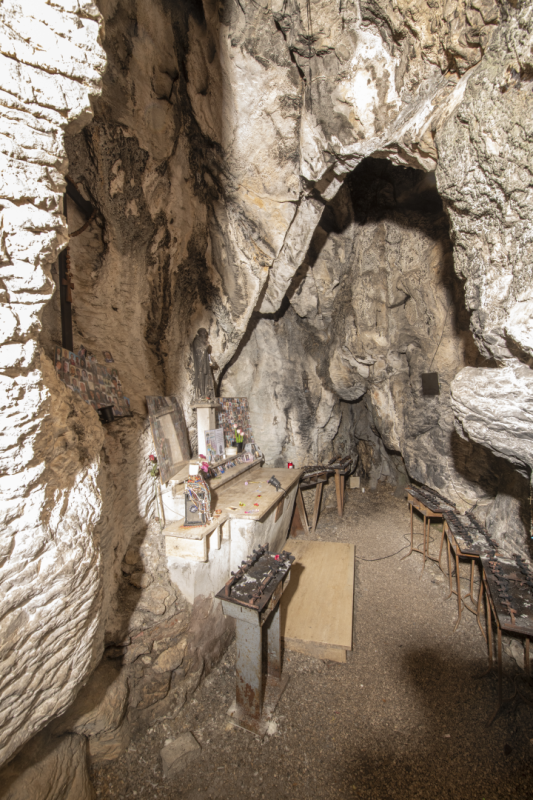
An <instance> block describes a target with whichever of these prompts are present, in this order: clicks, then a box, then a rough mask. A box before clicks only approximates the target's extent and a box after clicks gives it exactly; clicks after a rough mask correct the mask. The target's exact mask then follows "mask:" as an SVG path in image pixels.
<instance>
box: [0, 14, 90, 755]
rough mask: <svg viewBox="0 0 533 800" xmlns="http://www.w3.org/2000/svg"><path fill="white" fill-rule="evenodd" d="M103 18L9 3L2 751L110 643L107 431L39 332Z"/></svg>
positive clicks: (4, 51) (0, 518) (0, 504)
mask: <svg viewBox="0 0 533 800" xmlns="http://www.w3.org/2000/svg"><path fill="white" fill-rule="evenodd" d="M99 25H100V15H99V12H98V10H97V8H96V7H95V6H94V5H93V4H92V3H90V2H83V1H82V0H80V2H69V3H62V4H61V5H53V4H48V3H45V2H35V3H32V4H31V7H28V5H27V4H24V3H17V2H11V1H7V2H4V3H2V5H1V7H0V31H1V33H0V64H1V70H0V74H1V79H0V83H1V90H0V125H1V133H2V135H1V137H0V159H1V161H2V169H1V177H0V187H1V189H0V209H1V210H0V214H1V223H0V224H1V228H2V239H1V242H2V245H1V248H2V249H1V255H0V259H1V261H0V263H1V293H2V304H1V316H0V319H1V325H0V331H1V332H0V348H1V349H0V358H1V391H2V395H1V402H0V416H1V419H0V427H1V430H2V440H1V444H0V453H1V460H2V476H1V478H0V498H1V500H0V528H1V534H0V548H1V555H0V583H1V584H2V596H1V600H0V603H1V614H0V619H1V622H0V626H1V633H0V635H1V640H2V646H1V656H0V659H1V669H0V762H3V761H5V760H6V759H7V758H9V757H10V756H11V755H12V754H13V753H14V752H15V751H16V750H17V749H18V748H19V747H20V745H21V744H22V743H23V742H24V741H25V740H26V739H28V738H29V737H30V736H31V735H32V733H34V732H35V731H37V730H39V728H41V727H42V726H43V725H44V724H45V722H46V720H48V719H50V718H51V717H52V716H54V715H55V714H58V713H61V711H63V710H64V709H65V708H66V707H67V705H68V704H69V702H71V701H72V699H73V698H74V696H75V693H76V691H77V689H78V687H79V684H80V681H82V680H83V679H84V678H85V677H86V676H87V675H88V674H89V673H90V671H91V669H93V668H94V666H95V665H96V663H97V661H98V659H99V657H100V655H101V652H102V641H101V640H99V639H98V637H97V630H98V625H99V620H100V615H101V601H102V584H101V572H100V570H101V551H100V548H99V544H98V537H97V533H96V530H95V527H96V524H97V522H98V520H99V518H100V513H101V495H100V489H99V471H98V470H99V463H100V449H101V446H102V441H103V434H102V430H101V426H100V425H99V423H98V420H96V419H94V415H90V414H87V411H86V409H85V408H82V407H80V405H79V404H76V403H75V402H74V400H73V398H72V395H71V394H70V393H69V392H68V391H67V390H66V389H65V388H64V387H63V386H62V385H60V384H59V381H58V380H57V378H56V376H55V374H54V370H53V368H52V363H51V361H50V360H49V359H48V358H47V357H46V356H45V355H44V353H43V351H42V349H41V347H40V344H39V341H38V331H39V329H40V317H41V313H42V309H43V306H44V305H45V303H46V302H47V301H48V300H49V298H50V295H51V293H52V289H53V283H52V281H51V266H52V264H53V262H54V261H55V260H56V259H57V255H58V251H59V249H60V248H61V247H62V246H63V245H64V244H65V241H66V227H65V220H64V218H63V216H62V202H61V199H62V198H61V195H62V192H63V190H64V178H63V175H64V173H65V171H66V153H65V146H64V136H65V133H66V132H67V131H68V132H72V133H74V132H75V131H76V130H79V129H80V128H81V127H82V126H83V125H84V124H85V123H86V122H87V121H88V120H89V119H90V117H91V99H92V98H94V97H95V96H96V95H97V94H98V92H99V90H100V85H101V73H102V71H103V68H104V54H103V51H102V50H101V48H100V45H99V44H98V37H99ZM29 30H31V32H32V36H31V38H28V31H29Z"/></svg>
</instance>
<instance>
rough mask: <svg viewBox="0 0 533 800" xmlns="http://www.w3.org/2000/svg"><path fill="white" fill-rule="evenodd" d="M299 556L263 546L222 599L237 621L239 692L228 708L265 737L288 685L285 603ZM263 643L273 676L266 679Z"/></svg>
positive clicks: (222, 593) (237, 721)
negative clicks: (284, 653) (281, 603)
mask: <svg viewBox="0 0 533 800" xmlns="http://www.w3.org/2000/svg"><path fill="white" fill-rule="evenodd" d="M293 561H294V556H291V555H290V554H289V553H286V552H285V551H283V552H282V553H279V554H275V553H269V552H268V548H267V547H259V548H258V549H257V550H254V552H253V554H252V555H251V556H249V557H248V558H247V560H246V561H243V562H242V564H241V567H240V568H239V569H238V570H237V572H235V573H232V577H231V578H230V580H229V581H228V582H227V583H226V585H225V586H224V588H223V589H222V590H221V591H220V592H218V594H217V595H216V597H217V598H218V599H219V600H221V601H222V608H223V611H224V614H225V615H226V616H228V617H233V618H234V619H235V622H236V628H237V630H236V638H237V664H236V673H237V679H236V696H235V701H234V702H233V703H232V705H231V706H230V708H229V710H228V714H229V716H230V717H231V718H232V719H233V721H234V723H235V724H236V725H239V726H240V727H242V728H245V729H246V730H248V731H251V732H252V733H256V734H258V735H259V736H261V737H263V736H264V735H265V733H266V731H267V727H268V721H269V719H270V717H271V715H272V713H273V712H274V709H275V707H276V705H277V702H278V700H279V698H280V697H281V695H282V694H283V691H284V689H285V687H286V685H287V683H288V680H289V679H288V677H285V678H283V677H282V675H281V637H280V625H279V621H280V620H279V614H280V611H279V609H280V607H279V601H280V598H281V595H282V594H283V592H284V590H285V587H286V586H287V585H288V583H289V577H290V568H291V565H292V562H293ZM263 641H264V643H265V646H266V649H267V675H266V681H265V682H263Z"/></svg>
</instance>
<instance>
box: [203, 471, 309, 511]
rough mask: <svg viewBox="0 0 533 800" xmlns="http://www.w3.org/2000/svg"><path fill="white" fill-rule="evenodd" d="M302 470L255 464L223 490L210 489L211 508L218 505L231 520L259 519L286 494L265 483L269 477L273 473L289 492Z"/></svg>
mask: <svg viewBox="0 0 533 800" xmlns="http://www.w3.org/2000/svg"><path fill="white" fill-rule="evenodd" d="M301 472H302V471H301V470H298V469H274V468H273V467H263V468H261V467H255V468H254V469H253V470H250V472H248V473H246V474H245V475H242V476H240V477H237V478H236V480H234V481H231V483H227V484H226V485H225V486H224V487H223V488H222V489H220V490H218V491H213V490H212V497H213V500H214V506H213V507H216V508H220V509H221V511H222V513H223V514H227V515H228V516H229V517H230V518H233V519H252V520H261V519H263V518H264V517H265V516H266V515H267V514H268V512H269V511H270V510H271V509H272V508H274V507H275V506H277V505H278V503H280V502H281V501H282V500H283V499H284V497H285V493H284V492H282V491H281V490H280V491H278V492H276V490H275V488H274V487H273V486H271V485H270V484H269V483H268V481H269V478H271V477H272V475H274V477H276V478H277V479H278V480H279V482H280V483H281V485H282V487H283V489H285V490H286V492H289V491H290V489H291V488H292V487H293V486H294V484H295V483H297V482H298V481H299V480H300V475H301ZM212 486H213V483H211V487H212ZM258 495H261V496H260V497H259V496H258ZM241 503H242V505H241ZM256 503H257V505H256Z"/></svg>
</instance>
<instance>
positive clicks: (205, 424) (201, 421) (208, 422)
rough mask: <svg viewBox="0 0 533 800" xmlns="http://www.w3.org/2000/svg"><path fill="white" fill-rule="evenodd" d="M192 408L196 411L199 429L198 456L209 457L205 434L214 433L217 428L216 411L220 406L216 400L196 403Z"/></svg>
mask: <svg viewBox="0 0 533 800" xmlns="http://www.w3.org/2000/svg"><path fill="white" fill-rule="evenodd" d="M192 408H195V409H196V423H197V428H198V455H200V454H201V455H204V456H207V452H206V446H205V432H206V431H212V430H214V428H216V426H217V415H216V410H217V408H220V405H219V404H218V403H217V402H216V400H206V401H205V402H203V403H202V402H200V403H194V404H193V405H192Z"/></svg>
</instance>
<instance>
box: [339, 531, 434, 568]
mask: <svg viewBox="0 0 533 800" xmlns="http://www.w3.org/2000/svg"><path fill="white" fill-rule="evenodd" d="M414 535H415V536H423V534H422V533H415V534H414ZM403 538H404V539H405V538H406V534H404V536H403ZM434 541H435V539H430V540H429V542H428V548H429V545H430V544H431V543H432V542H434ZM408 547H411V542H408V543H407V544H406V545H405V547H401V548H400V549H399V550H396V552H395V553H390V555H388V556H381V557H380V558H361V556H356V557H355V560H356V561H385V559H387V558H392V557H393V556H397V555H398V553H401V552H402V550H407V548H408Z"/></svg>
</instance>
